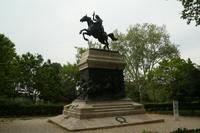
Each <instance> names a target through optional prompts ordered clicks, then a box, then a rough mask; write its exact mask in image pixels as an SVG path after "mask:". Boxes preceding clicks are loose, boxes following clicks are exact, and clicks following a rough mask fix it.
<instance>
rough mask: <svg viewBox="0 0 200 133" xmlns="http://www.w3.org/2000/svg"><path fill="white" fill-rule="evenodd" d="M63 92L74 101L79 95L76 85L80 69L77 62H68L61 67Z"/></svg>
mask: <svg viewBox="0 0 200 133" xmlns="http://www.w3.org/2000/svg"><path fill="white" fill-rule="evenodd" d="M60 75H61V84H62V94H64V96H65V97H66V98H67V99H68V100H69V101H73V100H74V99H75V98H76V97H77V93H76V91H77V90H76V85H77V82H78V81H79V69H78V67H77V66H76V64H70V63H67V64H66V65H64V66H63V67H62V69H61V74H60Z"/></svg>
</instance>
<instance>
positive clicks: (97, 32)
mask: <svg viewBox="0 0 200 133" xmlns="http://www.w3.org/2000/svg"><path fill="white" fill-rule="evenodd" d="M80 22H87V24H88V28H87V29H82V30H81V31H80V32H79V34H82V33H83V38H84V40H86V41H88V39H87V38H86V37H85V35H88V36H91V35H92V36H93V37H94V38H96V39H98V41H99V42H100V43H102V44H104V45H105V46H104V47H103V48H104V49H106V48H107V50H109V47H108V45H109V43H108V37H110V38H111V39H112V40H113V41H116V40H117V38H115V37H114V34H113V33H110V34H107V33H106V32H105V31H104V30H103V28H100V27H97V26H96V25H95V23H94V22H93V21H92V19H91V18H90V17H88V16H87V15H85V16H83V17H82V18H81V19H80Z"/></svg>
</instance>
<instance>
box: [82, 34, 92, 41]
mask: <svg viewBox="0 0 200 133" xmlns="http://www.w3.org/2000/svg"><path fill="white" fill-rule="evenodd" d="M85 35H88V36H91V35H90V34H89V33H87V32H84V33H83V38H84V40H86V41H89V40H88V39H87V38H85Z"/></svg>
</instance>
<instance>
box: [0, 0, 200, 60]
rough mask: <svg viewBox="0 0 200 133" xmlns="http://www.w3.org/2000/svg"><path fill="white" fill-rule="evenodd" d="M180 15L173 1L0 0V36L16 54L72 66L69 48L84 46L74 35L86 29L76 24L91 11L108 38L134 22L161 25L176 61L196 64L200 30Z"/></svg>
mask: <svg viewBox="0 0 200 133" xmlns="http://www.w3.org/2000/svg"><path fill="white" fill-rule="evenodd" d="M181 10H182V5H181V3H180V2H178V1H177V0H123V1H122V0H0V33H3V34H5V35H6V36H7V37H9V38H10V39H11V40H12V41H13V42H14V43H15V45H16V51H17V53H18V54H23V53H26V52H31V53H33V54H35V53H39V54H41V55H42V56H43V57H44V59H45V60H46V59H51V60H52V61H53V62H58V63H61V64H63V63H64V64H66V63H67V62H71V63H74V62H75V54H76V49H75V48H74V47H75V46H78V47H87V42H86V41H84V40H83V39H82V35H79V31H80V30H81V29H83V28H86V27H87V24H86V23H80V21H79V20H80V18H81V17H82V16H84V15H85V14H87V15H88V16H91V15H92V13H93V11H95V12H96V14H98V15H99V16H100V17H101V18H102V19H103V25H104V28H105V31H106V32H108V33H109V32H112V31H114V30H115V29H118V30H119V31H120V32H122V33H125V32H126V29H127V28H128V27H129V26H130V25H134V24H136V23H140V24H142V23H153V24H156V25H158V26H162V25H166V29H167V31H168V33H169V34H170V36H171V41H172V42H173V43H175V44H178V45H180V46H179V49H180V52H181V57H182V58H184V59H187V58H191V60H192V61H193V62H195V63H197V64H200V46H199V45H200V26H199V27H196V26H195V24H194V23H192V24H190V25H187V24H186V21H185V20H182V19H180V12H181ZM90 39H92V38H91V37H90Z"/></svg>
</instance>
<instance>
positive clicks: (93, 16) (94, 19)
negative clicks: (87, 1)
mask: <svg viewBox="0 0 200 133" xmlns="http://www.w3.org/2000/svg"><path fill="white" fill-rule="evenodd" d="M92 19H93V21H97V19H96V18H95V12H94V13H93V15H92Z"/></svg>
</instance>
